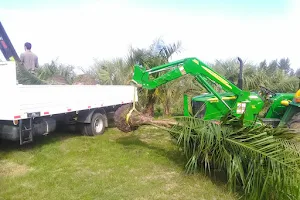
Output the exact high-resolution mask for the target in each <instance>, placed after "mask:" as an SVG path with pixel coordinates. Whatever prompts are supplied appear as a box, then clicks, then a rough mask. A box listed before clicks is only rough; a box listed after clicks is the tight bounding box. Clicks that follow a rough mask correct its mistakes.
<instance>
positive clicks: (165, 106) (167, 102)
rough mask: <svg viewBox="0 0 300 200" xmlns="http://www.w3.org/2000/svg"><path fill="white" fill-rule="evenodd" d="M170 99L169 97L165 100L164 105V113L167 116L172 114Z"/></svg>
mask: <svg viewBox="0 0 300 200" xmlns="http://www.w3.org/2000/svg"><path fill="white" fill-rule="evenodd" d="M170 113H171V112H170V99H169V98H167V99H166V102H165V105H164V114H165V116H169V115H170Z"/></svg>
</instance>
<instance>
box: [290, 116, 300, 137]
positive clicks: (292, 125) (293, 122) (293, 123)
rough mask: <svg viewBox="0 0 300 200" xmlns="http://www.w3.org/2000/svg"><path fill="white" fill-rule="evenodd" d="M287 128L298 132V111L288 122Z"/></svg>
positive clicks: (299, 128) (299, 122)
mask: <svg viewBox="0 0 300 200" xmlns="http://www.w3.org/2000/svg"><path fill="white" fill-rule="evenodd" d="M289 128H290V129H293V130H297V131H299V132H300V113H297V114H295V115H294V116H293V117H292V119H291V121H290V122H289Z"/></svg>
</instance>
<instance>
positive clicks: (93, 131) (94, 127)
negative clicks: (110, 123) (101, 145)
mask: <svg viewBox="0 0 300 200" xmlns="http://www.w3.org/2000/svg"><path fill="white" fill-rule="evenodd" d="M104 131H105V116H104V115H103V114H101V113H95V114H94V115H93V117H92V120H91V123H89V124H84V125H83V130H82V133H83V135H87V136H95V135H102V134H103V133H104Z"/></svg>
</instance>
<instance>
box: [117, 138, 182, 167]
mask: <svg viewBox="0 0 300 200" xmlns="http://www.w3.org/2000/svg"><path fill="white" fill-rule="evenodd" d="M116 142H117V143H119V144H122V145H123V146H125V147H129V148H130V147H132V149H134V148H135V147H136V146H139V147H142V148H145V149H150V150H152V151H154V152H155V153H156V154H158V155H160V156H163V157H166V158H167V159H168V160H170V161H172V162H173V163H174V164H176V165H178V166H180V167H182V169H184V166H185V162H186V161H187V160H186V158H185V156H184V155H183V154H182V152H180V151H179V150H178V149H176V148H172V149H171V150H169V149H168V147H166V148H163V147H159V146H157V145H153V144H148V143H147V142H144V141H142V140H141V139H140V138H139V136H137V135H130V136H126V137H122V138H118V139H116Z"/></svg>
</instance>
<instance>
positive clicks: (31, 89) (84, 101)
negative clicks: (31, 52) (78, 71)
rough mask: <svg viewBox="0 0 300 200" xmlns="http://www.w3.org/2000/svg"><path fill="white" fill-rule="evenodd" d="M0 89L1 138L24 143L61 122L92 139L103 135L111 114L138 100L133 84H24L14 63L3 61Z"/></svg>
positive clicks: (0, 66) (0, 68)
mask: <svg viewBox="0 0 300 200" xmlns="http://www.w3.org/2000/svg"><path fill="white" fill-rule="evenodd" d="M0 90H1V91H2V94H3V97H2V98H1V99H0V138H1V139H7V140H13V141H16V140H19V141H20V144H24V143H27V142H31V141H32V140H33V136H35V135H44V134H48V133H50V132H52V131H54V130H55V129H56V127H57V124H58V123H60V124H66V125H68V124H70V123H78V124H79V125H80V126H79V127H81V131H82V132H83V134H85V135H89V136H93V135H99V134H103V132H104V130H105V127H107V126H108V116H109V114H111V113H114V111H115V110H116V109H117V108H118V107H119V106H121V105H124V104H130V103H132V102H133V101H134V100H135V101H137V100H138V96H137V93H136V92H135V90H134V87H133V86H130V85H128V86H127V85H20V84H17V80H16V63H15V62H14V61H5V62H0ZM134 96H135V97H134Z"/></svg>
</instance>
